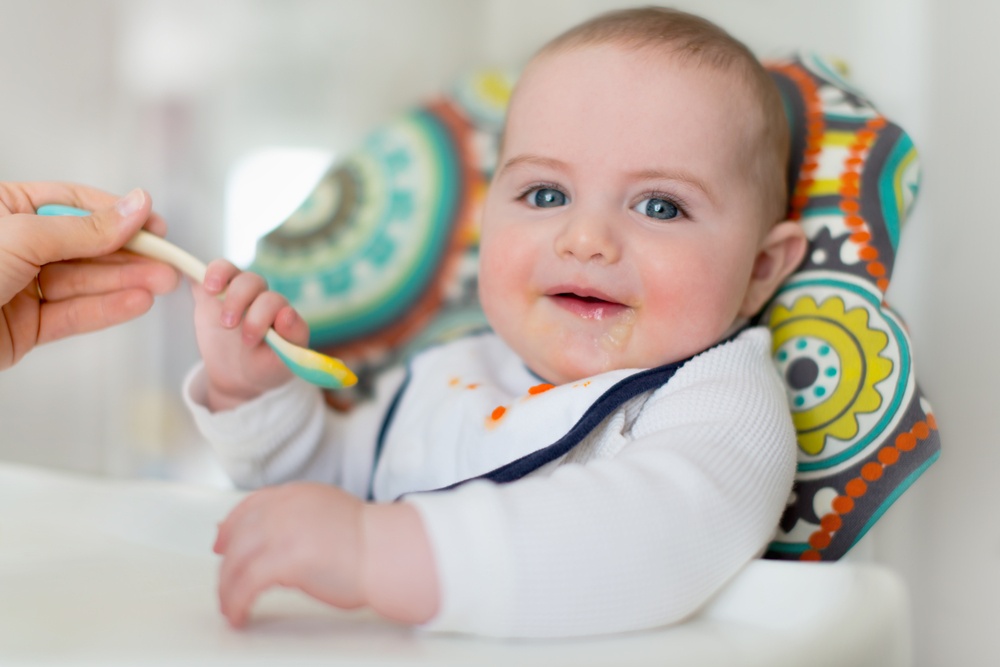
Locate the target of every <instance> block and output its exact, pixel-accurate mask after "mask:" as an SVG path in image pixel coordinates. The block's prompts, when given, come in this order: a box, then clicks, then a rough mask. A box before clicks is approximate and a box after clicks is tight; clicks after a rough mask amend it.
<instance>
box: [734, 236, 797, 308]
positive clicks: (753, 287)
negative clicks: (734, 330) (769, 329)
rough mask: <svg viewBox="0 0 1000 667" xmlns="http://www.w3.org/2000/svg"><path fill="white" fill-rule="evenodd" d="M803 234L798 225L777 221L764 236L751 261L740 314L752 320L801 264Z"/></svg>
mask: <svg viewBox="0 0 1000 667" xmlns="http://www.w3.org/2000/svg"><path fill="white" fill-rule="evenodd" d="M806 245H807V241H806V235H805V232H803V231H802V226H801V225H800V224H799V223H798V222H793V221H791V220H786V221H784V222H779V223H778V224H776V225H775V226H774V227H772V228H771V230H770V231H769V232H768V233H767V236H765V237H764V240H763V242H761V245H760V248H759V249H758V251H757V257H756V258H754V263H753V270H752V271H751V273H750V282H749V283H748V284H747V291H746V295H745V296H744V297H743V305H742V306H741V307H740V315H742V316H743V317H753V316H754V315H756V314H757V311H759V310H760V309H761V308H763V307H764V304H765V303H767V300H768V299H770V298H771V295H772V294H774V290H776V289H778V286H779V285H780V284H781V282H782V281H783V280H784V279H785V278H787V277H788V275H789V274H790V273H791V272H792V271H794V270H795V269H796V268H797V267H798V266H799V264H800V263H801V262H802V258H803V257H804V256H805V254H806Z"/></svg>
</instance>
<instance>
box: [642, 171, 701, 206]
mask: <svg viewBox="0 0 1000 667" xmlns="http://www.w3.org/2000/svg"><path fill="white" fill-rule="evenodd" d="M629 177H631V178H634V179H636V180H640V181H679V182H681V183H684V184H686V185H688V186H690V187H692V188H694V189H696V190H701V192H702V194H703V195H705V197H706V198H707V199H708V200H709V201H710V202H714V201H715V198H714V197H713V196H712V192H711V190H709V189H708V186H707V185H706V184H705V182H704V181H702V180H701V179H700V178H698V177H697V176H695V175H694V174H692V173H691V172H688V171H684V170H683V169H674V170H670V171H664V170H662V169H642V170H640V171H633V172H631V173H629Z"/></svg>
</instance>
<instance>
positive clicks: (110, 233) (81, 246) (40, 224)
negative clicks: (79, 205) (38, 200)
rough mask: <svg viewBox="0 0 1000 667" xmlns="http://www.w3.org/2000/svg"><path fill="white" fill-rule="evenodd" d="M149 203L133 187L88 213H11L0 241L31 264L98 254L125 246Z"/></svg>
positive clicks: (140, 225) (145, 196) (135, 230)
mask: <svg viewBox="0 0 1000 667" xmlns="http://www.w3.org/2000/svg"><path fill="white" fill-rule="evenodd" d="M151 206H152V202H151V201H150V198H149V196H148V195H147V194H146V193H145V192H144V191H143V190H139V189H136V190H133V191H132V192H130V193H129V194H128V195H126V196H125V197H123V198H121V199H119V200H118V201H117V202H116V203H115V204H114V205H112V206H109V207H106V208H102V209H99V210H96V211H94V212H93V213H91V214H90V215H85V216H71V215H59V216H35V215H14V216H10V217H9V218H7V219H5V220H4V224H3V225H2V226H0V229H3V230H4V233H3V239H2V241H3V245H4V247H5V249H6V250H7V252H9V253H11V254H13V255H15V256H17V257H19V258H21V259H22V260H25V261H27V262H30V263H31V264H34V265H35V266H41V265H43V264H48V263H50V262H58V261H62V260H66V259H78V258H83V257H99V256H101V255H107V254H110V253H112V252H114V251H116V250H118V249H120V248H121V247H122V246H123V245H125V243H126V242H127V241H128V240H129V239H130V238H132V236H133V235H134V234H135V233H136V232H137V231H138V230H139V228H141V227H142V226H143V224H144V223H145V222H146V220H147V219H148V218H149V214H150V209H151Z"/></svg>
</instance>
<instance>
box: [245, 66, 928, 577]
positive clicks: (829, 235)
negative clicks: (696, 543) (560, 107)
mask: <svg viewBox="0 0 1000 667" xmlns="http://www.w3.org/2000/svg"><path fill="white" fill-rule="evenodd" d="M769 70H770V71H771V73H772V75H773V77H774V79H775V81H776V82H777V83H778V86H779V88H780V90H781V92H782V94H783V96H784V99H785V102H786V108H787V111H788V115H789V118H790V120H791V124H792V135H793V145H792V152H793V160H792V164H791V165H790V171H789V178H790V181H789V182H790V183H794V184H795V185H794V187H793V191H792V192H793V194H792V197H791V202H790V209H791V210H790V217H791V218H793V219H797V220H801V221H802V225H803V226H804V228H805V230H806V232H807V234H808V236H809V241H810V248H809V252H808V256H807V258H806V260H805V262H804V264H803V265H802V267H801V268H800V270H798V271H797V272H796V273H795V274H793V275H792V276H791V277H790V278H789V279H788V280H787V281H786V282H785V284H784V285H783V286H782V288H781V289H780V290H779V292H778V294H777V295H776V296H775V298H774V299H773V301H772V303H771V304H770V305H769V306H768V307H767V308H766V309H765V311H764V313H763V314H762V315H761V316H760V318H759V319H760V320H761V321H762V322H764V323H766V324H767V325H768V326H769V327H770V328H771V329H772V331H773V333H774V355H775V363H776V364H777V367H778V369H779V370H780V372H781V374H782V376H783V377H784V378H785V381H786V384H787V387H788V395H789V403H790V406H791V409H792V415H793V417H794V420H795V424H796V428H797V430H798V434H799V447H800V451H799V470H798V474H797V476H796V482H795V488H794V490H793V494H792V498H791V501H790V504H789V506H788V509H787V511H786V513H785V515H784V517H783V518H782V521H781V527H780V529H779V531H778V534H777V537H776V539H775V541H774V542H773V543H772V544H771V546H770V548H769V550H768V552H767V554H766V556H767V557H769V558H782V559H804V560H820V559H822V560H834V559H837V558H839V557H840V556H842V555H843V554H844V553H845V552H846V551H847V550H848V549H849V548H850V547H851V546H852V545H853V544H854V543H855V542H857V540H858V539H860V537H861V536H863V535H864V534H865V532H867V530H868V529H869V528H870V527H871V525H872V524H873V523H874V522H875V521H876V520H877V519H878V518H879V517H880V516H881V515H882V513H883V512H884V511H885V510H886V508H887V507H888V506H889V505H890V504H891V503H892V502H893V501H894V500H895V499H896V498H897V497H898V496H899V494H900V493H902V492H903V491H904V490H905V489H906V488H907V487H908V486H909V485H910V484H911V483H912V482H913V480H914V479H915V478H916V477H917V476H919V474H920V473H921V472H922V471H923V470H924V469H925V468H926V467H927V466H928V465H930V463H931V462H932V461H933V460H934V459H935V458H936V457H937V454H938V449H939V441H938V436H937V428H936V425H935V422H934V417H933V415H932V414H931V411H930V407H929V405H928V404H927V402H926V401H925V400H924V399H923V397H922V395H921V393H920V391H919V389H918V388H917V386H916V383H915V380H914V375H913V365H912V362H911V358H910V342H909V338H908V337H907V334H906V330H905V327H904V325H903V323H902V321H901V320H900V318H899V316H898V315H897V314H896V313H894V312H893V311H892V310H891V309H890V308H889V307H888V306H887V305H886V304H885V301H884V292H885V290H886V288H887V287H888V284H889V278H890V275H891V273H892V267H893V263H894V260H895V251H896V247H897V245H898V241H899V232H900V228H901V226H902V223H903V221H904V220H905V218H906V215H907V214H908V212H909V209H910V206H911V205H912V203H913V199H914V196H915V194H916V190H917V187H918V184H919V169H918V163H917V160H916V153H915V151H914V149H913V145H912V143H911V142H910V140H909V138H908V137H907V136H906V134H905V133H904V132H903V131H902V130H901V129H900V128H899V127H897V126H896V125H893V124H892V123H891V122H889V121H887V120H886V119H885V118H884V117H883V116H881V115H880V114H879V113H878V112H877V111H875V109H874V107H872V105H871V104H870V103H869V102H868V101H867V100H866V99H865V98H864V97H863V96H862V95H861V94H859V93H858V92H857V91H856V90H854V89H853V88H852V87H851V86H850V85H849V84H848V83H846V82H845V81H844V80H843V79H842V78H841V77H840V76H839V75H838V74H837V73H836V70H835V69H834V67H832V66H831V64H830V63H827V62H824V61H823V60H821V59H819V58H817V57H815V56H812V55H806V56H801V57H796V58H794V59H792V60H789V61H787V62H778V63H773V64H771V65H769ZM514 79H515V76H514V75H513V74H511V73H509V72H502V71H496V70H490V71H483V72H477V73H474V74H472V75H470V76H469V77H466V78H464V79H463V80H461V81H460V82H459V83H458V85H456V86H455V87H454V88H453V89H452V90H451V91H449V92H448V93H447V94H446V95H444V96H442V97H441V98H440V99H437V100H434V101H432V102H430V103H429V104H426V105H423V106H421V107H419V108H416V109H414V110H413V111H411V112H409V113H407V114H404V115H403V116H401V117H400V118H399V119H397V120H396V121H395V122H392V123H390V124H388V125H386V126H384V127H381V128H379V129H377V130H376V131H375V132H374V133H373V134H372V135H370V136H369V137H368V139H367V140H366V141H365V142H364V144H363V145H362V146H361V148H359V149H358V150H357V151H355V152H354V153H353V154H352V155H350V156H349V157H348V158H347V159H345V160H344V161H342V162H340V163H338V164H336V165H334V167H333V168H332V169H331V170H330V172H329V173H328V174H327V175H326V176H325V177H324V178H323V179H322V180H321V182H320V183H319V185H318V186H317V187H316V189H315V190H314V192H313V193H312V195H311V196H310V197H309V199H308V200H307V201H306V202H305V203H304V204H303V205H302V206H301V207H300V209H299V210H298V211H296V212H295V213H294V214H293V215H292V216H291V217H290V218H289V219H288V220H287V221H286V222H285V223H283V224H282V225H281V226H280V227H279V228H278V229H276V230H275V231H274V232H272V233H271V234H269V235H267V236H266V237H265V238H263V239H262V240H261V241H260V243H259V244H258V247H257V256H256V259H255V260H254V265H253V267H252V268H253V269H254V270H256V271H258V272H259V273H261V274H262V275H264V276H265V277H267V279H268V281H269V282H270V284H271V286H272V287H273V288H274V289H277V290H278V291H280V292H282V293H284V294H286V295H287V296H288V297H289V298H290V299H291V301H292V303H293V304H294V305H295V306H296V308H298V309H299V311H300V312H301V313H302V314H303V316H304V317H305V318H306V319H307V320H308V321H309V322H310V325H311V326H312V331H313V341H312V343H313V345H314V346H315V347H317V348H319V349H322V350H323V351H325V352H329V353H331V354H335V355H337V356H339V357H341V358H343V359H344V360H345V361H346V362H347V363H348V365H349V366H351V368H352V369H354V370H355V371H356V372H357V373H358V375H359V378H360V381H359V383H358V385H357V387H356V388H354V389H353V390H349V391H343V390H342V391H338V392H335V393H330V394H329V395H328V400H329V402H330V403H331V405H333V406H334V407H338V408H341V409H347V408H349V407H350V405H351V404H352V403H353V402H354V401H356V400H358V399H361V398H363V397H364V396H365V394H366V393H367V392H369V391H370V389H371V386H372V379H373V378H374V377H375V376H376V375H377V374H378V372H379V371H380V370H382V369H383V368H385V367H386V366H388V365H391V364H394V363H396V362H397V361H399V360H400V359H403V358H405V357H407V356H408V355H410V354H412V353H413V352H414V351H416V350H418V349H421V348H422V347H425V346H426V345H428V344H431V343H434V342H438V341H441V340H445V339H447V338H450V337H454V336H459V335H462V334H464V333H467V332H469V331H471V330H475V329H481V328H482V327H484V326H485V324H486V323H485V319H484V318H483V315H482V312H481V310H480V309H479V305H478V302H477V296H476V266H477V259H478V218H479V212H480V209H481V206H482V202H483V197H484V194H485V190H486V186H487V184H488V182H489V179H490V176H491V169H492V167H493V163H494V161H495V159H496V150H497V142H498V140H499V133H500V130H501V128H502V123H503V115H504V110H505V107H506V103H507V100H508V98H509V95H510V90H511V87H512V85H513V82H514Z"/></svg>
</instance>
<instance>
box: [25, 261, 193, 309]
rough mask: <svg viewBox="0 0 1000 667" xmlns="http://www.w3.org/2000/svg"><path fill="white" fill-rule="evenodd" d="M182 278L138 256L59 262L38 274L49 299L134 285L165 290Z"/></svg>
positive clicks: (166, 267) (109, 291)
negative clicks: (112, 259) (118, 259)
mask: <svg viewBox="0 0 1000 667" xmlns="http://www.w3.org/2000/svg"><path fill="white" fill-rule="evenodd" d="M179 279H180V276H179V275H178V273H177V271H176V270H174V269H173V267H170V266H168V265H166V264H162V263H160V262H155V261H152V260H147V259H145V258H138V257H136V258H134V261H107V262H86V261H85V262H56V263H54V264H47V265H45V266H44V267H42V270H41V271H40V272H39V274H38V282H39V284H40V285H41V288H42V293H43V294H44V295H45V298H46V299H47V300H49V301H61V300H63V299H69V298H72V297H77V296H92V295H98V294H108V293H111V292H116V291H120V290H126V289H132V288H141V289H145V290H147V291H149V292H151V293H153V294H166V293H167V292H170V291H171V290H173V289H174V288H175V287H177V283H178V282H179Z"/></svg>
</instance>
